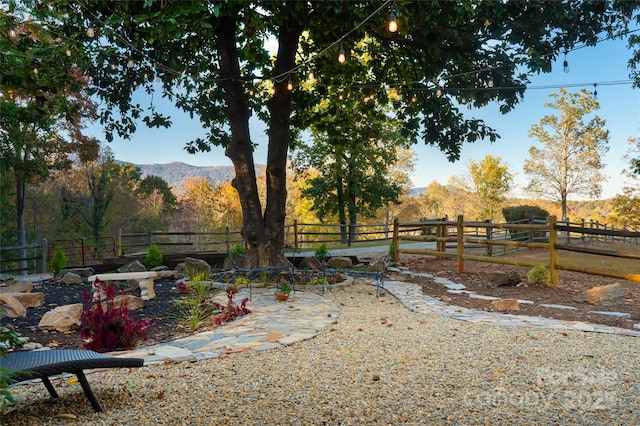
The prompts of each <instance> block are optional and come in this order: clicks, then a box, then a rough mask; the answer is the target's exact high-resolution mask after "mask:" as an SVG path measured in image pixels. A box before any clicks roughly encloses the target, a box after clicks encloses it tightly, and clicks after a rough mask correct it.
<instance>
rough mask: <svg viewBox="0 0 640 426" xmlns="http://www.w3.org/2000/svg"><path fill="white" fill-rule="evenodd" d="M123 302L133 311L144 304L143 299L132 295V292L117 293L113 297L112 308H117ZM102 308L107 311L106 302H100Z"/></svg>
mask: <svg viewBox="0 0 640 426" xmlns="http://www.w3.org/2000/svg"><path fill="white" fill-rule="evenodd" d="M123 304H126V305H127V308H129V310H130V311H135V310H138V309H142V308H143V306H144V301H143V300H142V299H141V298H139V297H138V296H134V295H132V294H124V295H122V294H119V295H117V296H116V297H114V298H113V307H114V308H119V307H120V306H122V305H123ZM95 307H96V305H95V304H94V305H93V308H94V309H95ZM102 310H103V311H104V312H106V311H107V303H106V302H102Z"/></svg>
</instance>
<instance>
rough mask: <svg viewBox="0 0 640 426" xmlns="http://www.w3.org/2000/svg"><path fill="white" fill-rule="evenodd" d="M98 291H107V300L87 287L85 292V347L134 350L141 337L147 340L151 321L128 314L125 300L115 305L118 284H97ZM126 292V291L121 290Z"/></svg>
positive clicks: (82, 333)
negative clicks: (116, 285)
mask: <svg viewBox="0 0 640 426" xmlns="http://www.w3.org/2000/svg"><path fill="white" fill-rule="evenodd" d="M94 285H95V287H96V288H97V293H98V294H99V295H100V294H104V295H105V296H106V298H105V300H104V301H102V300H101V298H100V297H97V298H94V297H93V295H92V294H91V292H89V291H88V290H87V289H86V288H85V289H84V291H83V292H82V300H83V303H84V309H83V311H82V317H81V320H82V328H81V329H80V336H81V337H82V339H83V340H84V341H85V342H84V343H83V345H82V346H83V347H84V348H85V349H90V350H92V351H96V352H109V351H114V350H118V349H131V348H133V347H135V346H136V344H138V342H140V341H141V340H147V329H148V328H149V327H150V326H151V320H144V321H143V320H139V319H137V318H132V317H131V316H129V308H128V307H127V304H126V303H122V305H120V306H115V301H114V299H115V296H116V287H115V286H114V285H113V284H111V285H109V284H107V283H106V282H104V281H100V280H96V281H95V283H94ZM120 294H122V295H124V290H122V291H121V292H120Z"/></svg>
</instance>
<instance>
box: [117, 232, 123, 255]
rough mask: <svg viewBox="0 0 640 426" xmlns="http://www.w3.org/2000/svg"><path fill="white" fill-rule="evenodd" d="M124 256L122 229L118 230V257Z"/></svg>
mask: <svg viewBox="0 0 640 426" xmlns="http://www.w3.org/2000/svg"><path fill="white" fill-rule="evenodd" d="M120 256H122V228H120V229H118V257H120Z"/></svg>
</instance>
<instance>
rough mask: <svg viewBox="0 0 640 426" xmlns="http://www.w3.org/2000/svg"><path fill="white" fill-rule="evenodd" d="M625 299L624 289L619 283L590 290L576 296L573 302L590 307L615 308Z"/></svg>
mask: <svg viewBox="0 0 640 426" xmlns="http://www.w3.org/2000/svg"><path fill="white" fill-rule="evenodd" d="M624 298H625V291H624V287H622V286H621V285H620V284H619V283H615V284H609V285H603V286H599V287H593V288H590V289H589V290H587V291H584V292H582V293H580V294H578V295H577V296H576V297H575V298H574V300H575V301H577V302H587V303H591V304H592V305H602V306H617V305H620V304H621V303H622V302H623V301H624Z"/></svg>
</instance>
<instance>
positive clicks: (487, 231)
mask: <svg viewBox="0 0 640 426" xmlns="http://www.w3.org/2000/svg"><path fill="white" fill-rule="evenodd" d="M484 223H491V219H485V221H484ZM492 233H493V228H491V227H490V226H487V227H485V228H484V235H485V238H486V239H487V243H488V244H487V256H489V257H491V256H493V245H492V244H491V241H490V240H491V237H492V235H491V234H492Z"/></svg>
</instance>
